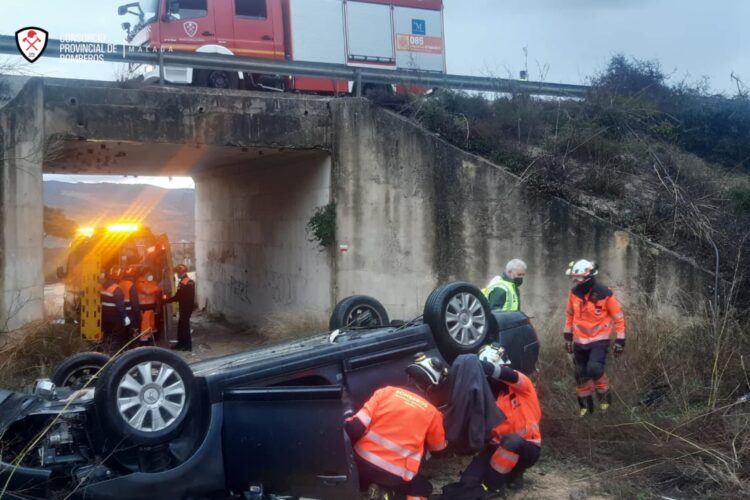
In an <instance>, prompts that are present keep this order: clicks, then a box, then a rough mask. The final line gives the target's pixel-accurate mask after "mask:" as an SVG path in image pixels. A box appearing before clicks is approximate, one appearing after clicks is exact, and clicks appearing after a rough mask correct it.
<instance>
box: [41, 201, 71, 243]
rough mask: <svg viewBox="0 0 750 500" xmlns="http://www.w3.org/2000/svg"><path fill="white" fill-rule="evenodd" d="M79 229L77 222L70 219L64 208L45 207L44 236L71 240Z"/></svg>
mask: <svg viewBox="0 0 750 500" xmlns="http://www.w3.org/2000/svg"><path fill="white" fill-rule="evenodd" d="M77 229H78V224H77V223H76V221H74V220H71V219H68V218H67V217H66V216H65V211H64V210H63V209H62V208H52V207H48V206H45V207H44V236H54V237H55V238H65V239H70V238H72V237H73V236H75V234H76V230H77Z"/></svg>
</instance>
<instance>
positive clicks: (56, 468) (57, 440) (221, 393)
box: [0, 282, 539, 499]
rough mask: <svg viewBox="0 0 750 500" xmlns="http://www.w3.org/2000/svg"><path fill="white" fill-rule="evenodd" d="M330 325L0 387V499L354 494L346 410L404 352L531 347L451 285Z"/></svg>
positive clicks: (507, 322) (516, 357) (516, 315)
mask: <svg viewBox="0 0 750 500" xmlns="http://www.w3.org/2000/svg"><path fill="white" fill-rule="evenodd" d="M330 327H331V330H332V332H329V333H325V334H321V335H314V336H311V337H308V338H305V339H303V340H295V341H291V342H286V343H281V344H277V345H272V346H267V347H262V348H259V349H254V350H250V351H246V352H240V353H237V354H232V355H228V356H223V357H219V358H214V359H210V360H206V361H201V362H197V363H194V364H191V365H188V364H187V363H186V362H185V361H183V359H182V358H180V357H179V356H177V355H175V354H174V353H172V352H170V351H167V350H164V349H159V348H150V347H145V348H138V349H134V350H132V351H128V352H126V353H124V354H122V355H121V356H119V357H117V358H116V359H112V360H108V359H107V358H106V357H102V356H101V355H94V354H92V353H84V354H80V355H76V356H73V357H71V358H69V359H68V360H66V361H65V362H64V363H63V364H62V365H61V366H60V367H59V368H58V370H56V372H55V374H54V375H53V380H52V381H47V380H44V381H40V382H38V383H37V386H36V388H35V391H34V393H33V394H21V393H14V392H9V391H4V390H0V452H1V453H2V462H0V492H1V493H0V497H3V495H6V497H7V498H53V497H54V498H56V497H57V496H58V495H59V494H61V495H62V497H66V498H68V497H72V498H76V497H80V498H102V499H118V498H144V497H151V498H233V497H240V498H264V497H263V494H264V492H265V493H273V494H275V495H277V496H289V497H298V496H304V497H308V498H323V499H328V498H332V499H337V498H342V499H351V498H357V497H358V495H359V485H358V478H357V470H356V466H355V465H354V459H353V452H352V447H351V444H350V443H349V442H348V438H347V437H346V433H345V432H344V430H343V420H344V414H345V413H346V412H347V411H350V410H356V409H357V408H359V407H360V406H361V405H362V404H363V403H364V402H365V401H366V400H367V399H368V398H369V397H370V395H371V394H372V393H373V392H374V391H375V390H376V389H378V388H380V387H383V386H385V385H399V384H403V383H405V382H406V376H405V374H404V369H405V367H406V366H407V365H408V364H409V363H410V362H411V361H412V359H413V356H414V354H416V353H418V352H425V353H428V354H430V355H435V356H441V357H442V358H443V359H445V360H446V361H447V362H451V361H452V360H453V359H454V358H455V357H456V356H458V355H459V354H463V353H471V352H476V351H477V350H478V349H479V347H481V346H482V345H484V344H486V343H488V342H491V341H499V342H500V343H501V344H503V345H504V346H505V348H506V351H508V353H509V355H510V357H511V359H512V360H513V363H514V366H516V367H518V368H519V369H520V370H521V371H524V372H526V373H530V372H531V371H533V370H534V369H535V364H536V360H537V356H538V351H539V344H538V340H537V336H536V333H535V332H534V329H533V327H532V326H531V323H530V321H529V319H528V318H527V317H526V316H525V315H524V314H523V313H520V312H506V313H499V312H494V313H493V312H491V311H490V309H489V306H488V304H487V301H486V300H485V298H484V296H483V295H482V294H481V292H480V291H479V290H478V289H477V288H476V287H474V286H473V285H470V284H468V283H460V282H458V283H450V284H447V285H443V286H441V287H439V288H437V289H435V290H434V291H433V292H432V294H431V295H430V296H429V297H428V299H427V301H426V304H425V308H424V313H423V315H422V316H421V317H420V318H417V319H415V320H412V321H406V322H403V321H390V320H389V319H388V315H387V313H386V311H385V309H384V308H383V306H382V305H381V304H380V303H379V302H378V301H377V300H375V299H373V298H371V297H367V296H353V297H349V298H347V299H344V300H342V301H341V302H340V303H339V304H338V305H337V306H336V307H335V309H334V311H333V315H332V317H331V324H330ZM102 366H103V368H102V369H101V370H100V368H101V367H102ZM92 376H93V378H92Z"/></svg>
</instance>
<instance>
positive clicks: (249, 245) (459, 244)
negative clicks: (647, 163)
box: [0, 79, 705, 329]
mask: <svg viewBox="0 0 750 500" xmlns="http://www.w3.org/2000/svg"><path fill="white" fill-rule="evenodd" d="M19 88H20V91H19V92H18V94H17V95H16V96H15V98H14V99H13V100H12V101H11V102H9V103H8V104H7V105H6V106H5V107H4V108H2V109H0V123H1V124H2V129H3V130H4V131H5V132H4V135H3V137H2V147H3V154H2V158H3V163H2V186H1V189H0V195H1V196H2V217H0V227H2V243H1V244H0V266H2V275H0V280H1V284H2V296H1V297H0V325H6V326H5V328H4V329H13V328H17V327H19V326H21V325H23V324H24V323H26V322H28V321H31V320H34V319H39V318H41V317H42V314H43V307H42V306H43V304H42V290H43V278H42V245H41V240H42V173H60V174H96V175H108V174H114V175H149V176H169V175H175V176H176V175H187V176H192V177H193V178H194V180H195V183H196V234H197V241H196V257H197V284H198V295H199V305H200V306H202V307H203V306H206V307H207V308H208V310H209V311H212V312H217V313H221V314H222V315H224V316H225V317H227V318H228V319H230V320H232V321H237V322H245V323H254V324H262V323H263V321H264V320H265V319H266V318H268V317H269V316H273V315H277V314H289V313H294V314H299V315H306V316H310V317H313V318H315V319H318V320H325V319H326V318H327V317H328V315H329V313H330V310H331V308H332V306H333V304H334V303H335V302H336V301H337V300H339V299H341V298H343V297H345V296H347V295H351V294H354V293H364V294H368V295H373V296H375V297H376V298H378V299H380V300H381V301H382V302H383V303H384V304H385V306H386V309H387V310H388V311H389V313H390V315H391V317H394V318H404V319H406V318H407V317H412V316H416V315H418V314H420V313H421V309H422V306H423V304H424V300H425V299H426V297H427V295H428V294H429V293H430V291H431V290H432V289H433V288H434V287H435V286H436V285H437V284H438V283H442V282H445V281H449V280H465V281H470V282H473V283H476V284H479V285H483V284H484V283H485V282H486V281H487V280H488V279H489V278H491V277H492V276H493V275H495V274H498V273H499V272H501V271H502V266H503V265H504V263H505V261H506V260H508V259H510V258H512V257H522V258H524V259H526V260H527V261H528V262H529V264H530V275H529V279H528V280H527V282H526V284H525V285H524V300H525V301H526V302H525V304H524V309H526V310H527V311H528V312H529V313H530V314H532V315H533V314H545V315H548V316H547V317H559V316H560V315H561V313H562V303H563V301H564V297H565V295H564V294H565V291H566V287H567V282H566V280H565V279H563V276H562V270H563V269H564V268H565V265H566V264H567V263H568V262H569V261H570V260H572V259H573V258H577V257H581V256H591V257H594V258H597V259H599V260H601V261H603V262H606V272H605V279H606V280H607V281H608V282H609V283H611V284H612V285H613V286H615V287H617V288H618V289H620V290H621V291H622V295H623V297H624V298H625V299H624V300H625V302H626V303H627V301H631V302H633V301H636V300H641V299H648V298H649V297H651V296H653V295H654V294H660V295H662V296H665V295H666V296H668V295H670V294H673V293H677V291H678V290H694V291H695V292H696V293H702V291H703V290H702V289H703V287H704V284H703V280H704V279H705V277H704V276H703V275H700V274H698V273H696V272H695V270H694V268H693V266H692V265H691V263H689V262H687V261H685V260H684V259H681V258H679V257H678V256H676V255H674V254H672V253H670V252H668V251H666V250H664V249H661V248H659V247H657V246H654V245H651V244H649V243H647V242H644V241H641V240H639V239H637V238H635V237H633V236H632V235H630V234H629V233H627V232H624V231H620V230H618V229H617V228H615V227H612V226H611V225H610V224H608V223H606V222H603V221H601V220H599V219H597V218H595V217H593V216H592V215H590V214H588V213H585V212H583V211H581V210H579V209H576V208H574V207H571V206H569V205H567V204H566V203H564V202H562V201H560V200H557V199H554V198H544V197H540V196H539V195H538V194H537V193H535V192H533V191H531V190H529V189H526V188H525V187H524V186H523V185H521V183H520V182H519V180H518V179H517V178H516V177H514V176H513V175H511V174H509V173H507V172H506V171H505V170H503V169H502V168H500V167H499V166H496V165H492V164H490V163H488V162H486V161H484V160H481V159H479V158H476V157H474V156H472V155H468V154H466V153H464V152H462V151H460V150H458V149H456V148H454V147H452V146H450V145H448V144H447V143H445V142H444V141H442V140H441V139H440V138H438V137H435V136H434V135H432V134H429V133H427V132H426V131H424V130H422V129H421V128H419V127H417V126H415V125H414V124H412V123H411V122H409V121H408V120H405V119H403V118H401V117H398V116H396V115H394V114H392V113H390V112H387V111H384V110H381V109H378V108H376V107H374V106H373V105H372V104H371V103H369V102H368V101H366V100H362V99H354V98H341V99H333V98H322V97H311V96H299V95H289V94H284V95H279V94H270V93H247V92H217V91H211V90H207V89H192V88H189V89H170V88H166V89H165V88H156V87H136V88H121V87H118V86H117V85H115V84H105V83H101V82H84V81H79V80H77V81H66V80H54V79H46V80H42V79H29V80H28V81H27V82H26V83H25V84H24V85H23V86H19ZM329 202H335V203H336V225H337V237H336V244H335V245H333V246H332V247H330V248H328V249H324V250H322V249H320V248H319V247H318V245H317V243H316V242H312V241H309V240H310V238H309V236H308V234H307V232H306V230H305V226H306V224H307V222H308V220H309V218H310V216H311V215H312V214H313V212H314V210H315V209H316V208H317V207H321V206H324V205H326V204H328V203H329ZM341 246H343V247H345V248H346V249H347V251H346V252H341V251H339V248H340V247H341ZM550 314H551V315H552V316H549V315H550Z"/></svg>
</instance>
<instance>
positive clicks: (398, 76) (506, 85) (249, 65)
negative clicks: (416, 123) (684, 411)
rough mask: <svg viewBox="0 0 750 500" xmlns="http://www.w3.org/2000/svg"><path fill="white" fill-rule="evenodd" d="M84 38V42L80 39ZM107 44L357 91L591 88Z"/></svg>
mask: <svg viewBox="0 0 750 500" xmlns="http://www.w3.org/2000/svg"><path fill="white" fill-rule="evenodd" d="M81 43H83V42H81ZM99 45H103V48H105V49H106V50H104V51H102V52H101V56H102V59H103V60H104V61H109V62H115V63H145V64H151V65H154V66H159V67H160V68H161V74H162V80H163V69H164V66H185V67H190V68H198V69H218V70H225V71H238V72H244V73H261V74H272V75H289V76H307V77H317V78H325V79H329V80H330V79H335V80H348V81H352V82H355V88H356V92H357V95H362V85H363V84H365V83H370V84H405V85H421V86H425V87H431V88H450V89H459V90H476V91H483V92H507V93H522V94H530V95H544V96H557V97H583V96H584V95H585V94H586V93H587V92H588V90H589V87H587V86H585V85H571V84H567V83H548V82H529V81H524V80H512V79H509V78H489V77H480V76H467V75H448V74H443V73H432V72H425V71H416V70H415V71H412V70H404V69H398V70H388V69H381V68H363V67H355V66H347V65H344V64H328V63H313V62H305V61H285V60H277V59H249V58H244V57H235V56H230V55H224V54H207V53H200V52H177V51H175V52H169V51H164V52H161V51H153V50H152V51H143V48H141V47H136V46H132V45H115V44H99ZM0 54H15V55H18V48H17V47H16V40H15V38H14V37H11V36H0ZM60 55H61V51H60V41H59V40H49V41H48V44H47V49H46V50H45V52H44V54H43V57H58V58H59V57H60Z"/></svg>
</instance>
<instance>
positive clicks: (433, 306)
mask: <svg viewBox="0 0 750 500" xmlns="http://www.w3.org/2000/svg"><path fill="white" fill-rule="evenodd" d="M423 317H424V321H425V323H427V324H428V325H429V327H430V329H431V330H432V334H433V336H434V338H435V342H436V343H437V345H438V348H439V349H440V353H441V354H442V355H443V357H444V358H446V360H448V361H449V362H452V361H453V360H454V359H455V358H456V356H458V355H459V354H467V353H474V352H477V350H478V349H479V347H481V346H482V345H483V344H485V343H486V342H487V341H489V339H491V338H493V337H494V336H495V335H496V333H497V332H496V331H495V330H497V324H496V322H495V321H494V318H493V317H492V313H491V312H490V306H489V304H488V303H487V299H486V298H485V297H484V295H482V292H480V291H479V289H478V288H477V287H475V286H474V285H472V284H470V283H463V282H456V283H448V284H446V285H442V286H440V287H438V288H436V289H435V290H433V292H432V293H431V294H430V296H429V297H427V301H426V303H425V306H424V314H423Z"/></svg>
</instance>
